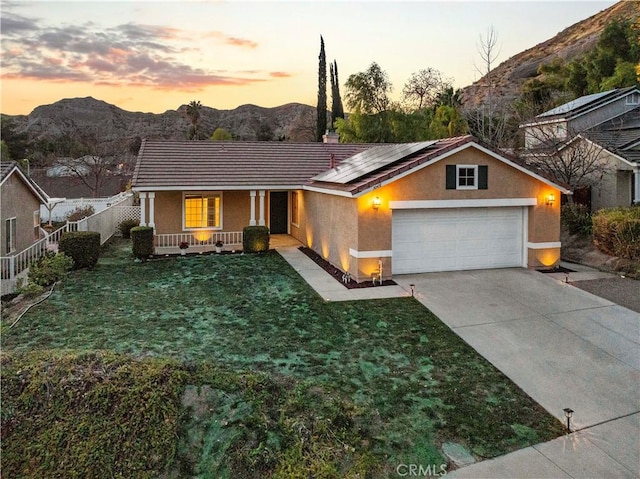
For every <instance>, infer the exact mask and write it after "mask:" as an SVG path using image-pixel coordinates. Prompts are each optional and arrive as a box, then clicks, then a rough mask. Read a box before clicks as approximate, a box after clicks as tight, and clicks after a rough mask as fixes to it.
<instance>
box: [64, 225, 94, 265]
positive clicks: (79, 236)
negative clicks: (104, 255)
mask: <svg viewBox="0 0 640 479" xmlns="http://www.w3.org/2000/svg"><path fill="white" fill-rule="evenodd" d="M58 251H59V252H60V253H64V254H66V255H67V256H70V257H71V258H72V259H73V269H81V268H93V267H94V266H95V265H96V264H97V263H98V259H99V258H100V233H98V232H97V231H73V232H67V233H63V234H62V237H61V238H60V244H59V245H58Z"/></svg>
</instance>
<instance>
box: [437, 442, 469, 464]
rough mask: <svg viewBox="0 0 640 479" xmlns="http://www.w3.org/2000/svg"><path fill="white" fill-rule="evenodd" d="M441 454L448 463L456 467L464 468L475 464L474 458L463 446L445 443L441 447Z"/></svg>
mask: <svg viewBox="0 0 640 479" xmlns="http://www.w3.org/2000/svg"><path fill="white" fill-rule="evenodd" d="M442 453H443V454H444V455H445V456H446V457H447V459H448V460H449V461H450V462H452V463H453V464H455V465H456V467H464V466H468V465H469V464H473V463H474V462H476V460H475V458H474V457H473V456H472V455H471V454H470V453H469V451H467V450H466V449H465V448H464V446H462V445H460V444H457V443H455V442H445V443H444V444H443V445H442Z"/></svg>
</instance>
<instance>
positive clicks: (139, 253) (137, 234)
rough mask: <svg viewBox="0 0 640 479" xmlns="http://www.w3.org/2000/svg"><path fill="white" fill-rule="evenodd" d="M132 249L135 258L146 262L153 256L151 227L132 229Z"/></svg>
mask: <svg viewBox="0 0 640 479" xmlns="http://www.w3.org/2000/svg"><path fill="white" fill-rule="evenodd" d="M131 248H132V250H133V256H135V257H136V258H138V259H140V260H143V261H144V260H146V259H147V258H149V256H151V255H152V254H153V228H152V227H151V226H136V227H134V228H131Z"/></svg>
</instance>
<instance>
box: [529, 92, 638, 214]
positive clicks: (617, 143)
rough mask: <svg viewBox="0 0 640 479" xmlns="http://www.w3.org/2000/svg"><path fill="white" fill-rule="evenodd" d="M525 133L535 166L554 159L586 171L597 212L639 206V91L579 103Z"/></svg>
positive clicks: (543, 116) (541, 120)
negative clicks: (617, 207)
mask: <svg viewBox="0 0 640 479" xmlns="http://www.w3.org/2000/svg"><path fill="white" fill-rule="evenodd" d="M520 128H521V129H522V130H523V132H524V139H525V145H524V146H525V151H524V157H525V158H528V159H529V161H530V162H531V163H532V164H536V163H537V162H540V161H542V162H547V161H549V160H548V159H549V158H550V159H553V160H554V161H558V162H559V161H560V158H561V157H562V158H563V162H564V163H565V164H566V165H567V167H568V166H571V167H572V168H575V167H580V166H577V165H581V164H582V165H587V166H584V168H585V171H588V172H589V174H588V175H587V180H588V182H589V183H590V184H591V193H590V202H589V203H590V205H591V209H592V210H594V211H595V210H598V209H601V208H609V207H615V206H630V205H632V204H634V203H635V204H638V203H640V89H639V88H638V87H629V88H621V89H616V90H610V91H606V92H602V93H595V94H592V95H586V96H583V97H580V98H577V99H576V100H573V101H570V102H568V103H565V104H564V105H560V106H559V107H556V108H554V109H552V110H549V111H547V112H545V113H542V114H540V115H538V116H537V117H536V118H535V120H534V121H531V122H528V123H525V124H523V125H520ZM545 151H548V155H547V157H545V156H544V155H545ZM578 157H584V159H581V158H578ZM572 158H576V159H577V161H573V159H572ZM563 168H564V166H563Z"/></svg>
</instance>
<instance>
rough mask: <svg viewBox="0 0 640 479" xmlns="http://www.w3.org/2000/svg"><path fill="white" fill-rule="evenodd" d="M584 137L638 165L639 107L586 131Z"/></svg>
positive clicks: (639, 151)
mask: <svg viewBox="0 0 640 479" xmlns="http://www.w3.org/2000/svg"><path fill="white" fill-rule="evenodd" d="M584 136H585V137H587V138H589V139H590V140H591V141H593V142H594V143H597V144H598V145H600V146H602V147H603V148H606V149H607V150H609V151H611V152H613V153H615V154H617V155H619V156H621V157H622V158H625V159H626V160H628V161H631V162H634V163H640V107H637V108H634V109H633V110H630V111H628V112H626V113H624V114H622V115H620V116H617V117H615V118H612V119H611V120H609V121H606V122H605V123H602V124H600V125H598V126H596V127H594V128H591V129H590V130H587V131H586V132H584Z"/></svg>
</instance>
